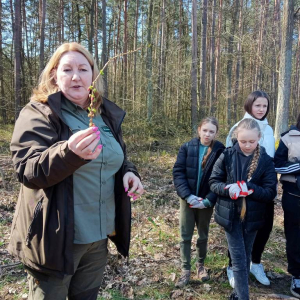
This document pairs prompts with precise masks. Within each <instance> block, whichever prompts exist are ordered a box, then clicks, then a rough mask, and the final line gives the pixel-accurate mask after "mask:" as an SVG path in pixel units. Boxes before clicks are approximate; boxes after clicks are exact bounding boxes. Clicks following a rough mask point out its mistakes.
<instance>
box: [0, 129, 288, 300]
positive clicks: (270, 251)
mask: <svg viewBox="0 0 300 300" xmlns="http://www.w3.org/2000/svg"><path fill="white" fill-rule="evenodd" d="M128 131H129V130H128ZM127 134H128V132H127ZM186 140H188V137H182V136H178V137H176V138H175V137H173V138H161V139H155V138H152V137H151V135H149V136H148V137H147V135H144V136H143V138H141V137H140V136H139V134H133V135H131V137H130V139H128V140H127V145H128V153H129V154H130V158H129V159H130V160H132V161H133V162H134V163H135V164H136V165H137V166H138V169H139V171H140V173H141V176H142V178H143V183H144V186H145V189H146V193H145V194H144V195H143V196H142V198H141V199H140V200H138V201H137V202H135V203H133V204H132V215H133V218H132V243H131V252H130V258H129V260H124V259H121V258H119V257H118V255H117V253H116V251H115V248H114V247H113V245H111V244H110V253H111V254H110V256H109V263H108V266H107V269H106V273H105V278H104V281H103V285H102V288H101V290H100V291H99V299H189V300H191V299H220V300H221V299H227V296H228V295H229V294H230V291H231V288H230V286H229V284H228V282H227V278H226V272H225V268H226V264H227V246H226V241H225V235H224V232H223V230H222V229H221V228H220V227H219V226H218V225H217V224H215V223H214V222H213V221H212V223H211V229H210V239H209V254H208V257H207V263H206V264H207V267H208V268H209V270H210V275H211V280H210V281H208V282H207V283H206V284H203V283H200V282H198V281H197V280H192V282H191V284H189V285H188V286H187V287H186V288H185V289H183V290H178V289H175V287H174V284H175V282H176V280H177V278H178V276H179V273H180V259H179V201H178V198H177V195H176V192H175V190H174V187H173V183H172V167H173V164H174V162H175V159H176V154H177V151H178V148H179V145H180V144H181V143H182V142H184V141H186ZM4 144H5V143H4ZM3 152H4V153H5V154H4V155H3V154H2V156H1V157H0V159H1V160H0V161H1V167H2V168H3V169H4V177H5V178H4V180H5V182H6V183H7V186H6V190H5V189H4V187H3V178H2V185H1V181H0V254H1V258H0V263H1V265H2V273H3V274H2V278H1V279H0V280H1V281H0V299H6V300H12V299H22V297H23V299H26V295H27V285H26V279H25V273H24V271H23V268H22V266H20V265H19V266H10V267H5V268H3V266H8V265H11V264H13V263H15V262H16V261H15V260H14V258H12V257H11V256H10V255H8V254H7V252H6V250H5V248H6V246H7V243H8V240H9V231H10V225H11V220H12V216H13V210H14V205H15V202H16V199H17V193H18V184H17V183H16V180H15V178H14V175H13V172H12V166H11V163H10V158H9V156H8V154H7V153H6V152H5V151H2V153H3ZM2 164H3V166H2ZM275 211H276V213H275V222H274V229H273V232H272V234H271V238H270V241H269V242H268V244H267V247H266V251H265V253H264V256H263V263H264V266H265V268H266V270H267V272H270V273H269V274H270V275H271V276H272V277H273V278H272V279H271V286H270V287H264V286H262V285H260V284H259V283H257V282H256V281H255V279H254V278H252V277H251V278H250V291H251V299H279V298H276V297H277V296H278V294H286V295H288V294H289V284H290V277H289V275H288V274H287V273H286V266H287V265H286V256H285V240H284V234H283V213H282V209H281V205H280V202H279V201H278V202H277V204H276V208H275ZM195 241H196V235H195V236H194V239H193V244H192V247H193V256H194V253H195ZM193 263H194V260H193ZM192 270H193V272H195V267H194V265H193V269H192ZM272 294H273V295H272ZM274 294H276V295H277V296H276V295H274ZM274 297H275V298H274ZM278 297H279V296H278Z"/></svg>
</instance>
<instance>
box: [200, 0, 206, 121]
mask: <svg viewBox="0 0 300 300" xmlns="http://www.w3.org/2000/svg"><path fill="white" fill-rule="evenodd" d="M206 36H207V0H203V1H202V26H201V60H200V76H201V78H200V106H199V117H200V119H202V118H204V116H205V114H206V107H205V103H206V88H205V83H206V59H207V58H206V56H207V49H206Z"/></svg>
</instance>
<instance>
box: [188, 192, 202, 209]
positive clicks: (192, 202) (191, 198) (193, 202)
mask: <svg viewBox="0 0 300 300" xmlns="http://www.w3.org/2000/svg"><path fill="white" fill-rule="evenodd" d="M199 199H201V198H199V197H197V196H195V195H193V194H191V195H189V196H188V197H187V198H186V202H187V203H188V204H190V207H191V206H193V205H196V204H198V202H199Z"/></svg>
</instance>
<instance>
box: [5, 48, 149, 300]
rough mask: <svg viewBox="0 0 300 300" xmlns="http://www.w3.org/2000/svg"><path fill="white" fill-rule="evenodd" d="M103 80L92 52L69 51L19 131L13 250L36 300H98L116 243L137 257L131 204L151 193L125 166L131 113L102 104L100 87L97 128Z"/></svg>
mask: <svg viewBox="0 0 300 300" xmlns="http://www.w3.org/2000/svg"><path fill="white" fill-rule="evenodd" d="M97 75H98V69H97V66H96V64H95V62H94V59H93V57H92V55H91V54H90V53H89V52H88V51H87V50H86V49H85V48H84V47H83V46H81V45H80V44H77V43H65V44H63V45H61V46H60V47H59V48H58V49H57V50H56V52H55V53H54V54H53V56H52V57H51V59H50V61H49V62H48V64H47V66H46V67H45V70H44V71H43V73H42V75H41V79H40V82H39V85H38V88H37V89H36V90H34V93H33V96H32V98H31V102H29V103H28V104H27V105H26V106H25V107H24V108H23V110H22V111H21V113H20V116H19V118H18V120H17V122H16V125H15V129H14V133H13V137H12V141H11V152H12V159H13V163H14V167H15V170H16V173H17V176H18V179H19V181H20V183H21V189H20V194H19V199H18V203H17V207H16V212H15V216H14V220H13V224H12V231H11V239H10V244H9V247H8V249H9V252H10V253H11V254H13V255H15V256H17V257H18V258H19V259H20V260H21V261H22V262H23V263H24V265H25V267H26V269H27V270H28V273H29V276H28V278H29V299H57V300H59V299H66V297H67V296H68V299H74V300H75V299H80V300H81V299H82V300H83V299H96V298H97V293H98V289H99V286H100V284H101V281H102V275H103V271H104V267H105V264H106V258H107V238H108V236H109V237H110V238H111V240H112V241H113V242H114V243H115V244H116V247H117V249H118V251H119V252H120V253H121V254H122V255H124V256H128V252H129V243H130V222H131V206H130V198H129V196H132V195H133V194H134V193H136V194H138V195H141V194H142V193H143V186H142V184H141V182H140V179H139V175H138V173H137V170H136V168H135V166H134V165H133V164H132V163H130V162H129V161H128V160H127V158H126V148H125V144H124V142H123V139H122V132H121V124H122V121H123V119H124V117H125V112H124V111H123V110H122V109H120V108H119V107H118V106H117V105H115V104H114V103H112V102H110V101H109V100H107V99H105V98H103V97H101V94H102V91H103V89H102V85H101V82H99V81H98V82H96V83H95V88H97V92H96V98H95V103H94V107H95V108H96V109H97V113H96V114H95V117H94V124H95V125H94V126H93V127H89V116H88V112H87V107H88V106H89V103H90V98H89V90H88V89H89V86H90V85H91V84H92V81H93V80H95V78H96V76H97ZM116 161H117V163H116ZM109 189H110V190H109ZM134 198H136V195H134ZM94 208H96V209H94ZM94 220H96V221H97V224H99V226H95V222H94Z"/></svg>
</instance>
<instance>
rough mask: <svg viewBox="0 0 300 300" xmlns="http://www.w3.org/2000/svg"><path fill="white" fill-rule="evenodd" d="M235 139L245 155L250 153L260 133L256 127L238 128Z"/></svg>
mask: <svg viewBox="0 0 300 300" xmlns="http://www.w3.org/2000/svg"><path fill="white" fill-rule="evenodd" d="M237 140H238V143H239V146H240V148H241V150H242V152H243V153H244V154H245V155H247V156H248V155H251V154H252V153H253V152H254V150H255V148H256V146H257V144H258V141H259V140H260V133H259V132H258V130H257V129H240V130H239V131H238V135H237Z"/></svg>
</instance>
